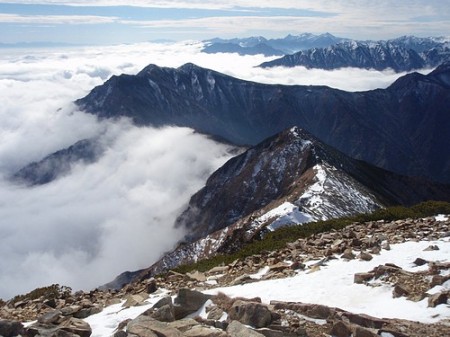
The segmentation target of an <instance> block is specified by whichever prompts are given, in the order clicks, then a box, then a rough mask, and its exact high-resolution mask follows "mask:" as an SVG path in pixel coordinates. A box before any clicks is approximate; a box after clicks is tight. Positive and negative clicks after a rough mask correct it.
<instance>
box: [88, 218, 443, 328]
mask: <svg viewBox="0 0 450 337" xmlns="http://www.w3.org/2000/svg"><path fill="white" fill-rule="evenodd" d="M436 218H437V219H441V220H443V217H442V216H438V217H436ZM430 245H436V246H437V247H439V250H432V251H425V249H426V248H427V247H429V246H430ZM449 257H450V237H447V238H443V239H440V240H437V241H420V242H406V243H402V244H392V245H391V250H389V251H388V250H382V252H381V254H380V255H374V256H373V259H372V260H371V261H361V260H356V259H355V260H350V261H348V260H344V259H340V258H337V259H332V260H330V261H328V262H326V263H325V265H323V266H321V267H320V270H318V271H315V272H312V271H311V270H305V271H299V272H298V273H297V274H296V275H295V276H293V277H288V278H284V279H274V280H264V281H257V282H254V283H248V284H244V285H238V286H233V287H224V288H214V289H210V290H207V291H205V293H208V294H217V293H219V292H222V293H225V294H226V295H228V296H230V297H238V296H242V297H248V298H251V297H260V298H261V299H262V302H263V303H267V304H268V303H270V301H272V300H277V301H286V302H303V303H314V304H322V305H326V306H330V307H338V308H341V309H343V310H347V311H350V312H353V313H364V314H368V315H371V316H375V317H379V318H400V319H407V320H411V321H418V322H422V323H435V322H439V321H441V320H444V319H449V318H450V305H448V304H447V305H444V304H441V305H438V306H436V307H435V308H429V307H428V301H427V298H425V299H424V300H422V301H420V302H413V301H410V300H407V299H406V298H405V297H400V298H393V296H392V290H393V286H390V285H386V284H381V283H378V282H379V281H377V280H375V281H371V282H370V285H363V284H355V283H354V282H353V281H354V274H355V273H361V272H368V271H370V270H372V269H373V268H375V267H377V266H379V265H384V264H385V263H394V264H395V265H397V266H399V267H401V268H403V269H404V270H407V271H411V272H417V271H421V270H425V269H426V268H427V266H426V265H424V266H420V267H418V266H416V265H415V264H414V263H413V261H414V260H415V259H417V258H422V259H425V260H427V261H438V262H449ZM315 262H317V261H310V262H309V263H308V264H309V265H311V264H314V263H315ZM268 270H269V268H263V269H262V270H261V271H260V272H259V273H258V274H256V275H253V276H252V278H254V279H259V278H260V277H261V276H262V275H264V273H266V272H268ZM444 289H446V290H450V281H447V282H446V283H444V284H443V285H442V286H437V287H435V288H433V289H431V290H430V291H429V293H430V294H432V293H436V292H438V291H441V290H444ZM164 296H167V291H165V290H163V289H160V290H158V291H157V292H156V293H154V294H152V295H150V298H149V299H148V300H147V301H146V303H147V304H145V305H144V306H138V307H131V308H127V309H124V308H122V304H116V305H112V306H110V307H107V308H106V309H104V310H103V311H102V312H101V313H99V314H96V315H93V316H90V317H88V318H87V319H85V320H86V322H88V323H89V324H90V325H91V327H92V329H93V333H92V337H100V336H109V335H112V334H113V331H114V330H115V328H116V327H117V325H118V324H119V323H120V322H122V321H124V320H125V319H128V318H131V319H133V318H135V317H137V316H138V315H139V314H141V313H142V312H144V311H146V310H147V309H149V308H150V307H152V306H153V304H155V303H156V302H157V301H158V300H159V299H160V298H162V297H164ZM197 314H198V315H201V316H202V314H204V310H203V311H202V310H199V312H198V313H197ZM194 315H195V314H194Z"/></svg>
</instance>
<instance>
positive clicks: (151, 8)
mask: <svg viewBox="0 0 450 337" xmlns="http://www.w3.org/2000/svg"><path fill="white" fill-rule="evenodd" d="M449 8H450V0H431V1H414V0H395V1H394V0H391V1H385V0H378V1H373V0H334V1H330V0H277V1H276V0H234V1H223V0H220V1H218V0H205V1H200V0H6V1H4V0H0V32H1V33H0V43H17V42H36V41H49V42H65V43H75V44H80V43H81V44H109V43H134V42H141V41H153V40H176V41H177V40H189V39H193V40H203V39H208V38H213V37H222V38H230V37H246V36H254V35H262V36H265V37H269V38H270V37H283V36H285V35H287V34H300V33H303V32H311V33H316V34H320V33H325V32H330V33H332V34H334V35H337V36H342V37H350V38H355V39H387V38H393V37H398V36H401V35H417V36H448V35H450V11H449V10H448V9H449Z"/></svg>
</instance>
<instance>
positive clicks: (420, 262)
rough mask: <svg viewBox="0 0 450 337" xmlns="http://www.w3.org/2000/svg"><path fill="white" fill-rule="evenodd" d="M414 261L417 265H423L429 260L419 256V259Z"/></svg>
mask: <svg viewBox="0 0 450 337" xmlns="http://www.w3.org/2000/svg"><path fill="white" fill-rule="evenodd" d="M413 263H414V264H415V265H416V266H423V265H424V264H427V263H428V261H427V260H424V259H422V258H420V257H418V258H417V259H415V260H414V262H413Z"/></svg>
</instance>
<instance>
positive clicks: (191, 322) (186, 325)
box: [168, 318, 199, 332]
mask: <svg viewBox="0 0 450 337" xmlns="http://www.w3.org/2000/svg"><path fill="white" fill-rule="evenodd" d="M196 325H199V323H198V322H197V321H196V320H195V319H192V318H188V319H181V320H178V321H174V322H171V323H168V326H170V327H171V328H175V329H177V330H178V331H181V332H186V331H188V330H189V329H192V327H194V326H196Z"/></svg>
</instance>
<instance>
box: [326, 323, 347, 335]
mask: <svg viewBox="0 0 450 337" xmlns="http://www.w3.org/2000/svg"><path fill="white" fill-rule="evenodd" d="M330 334H331V336H333V337H350V336H351V335H352V330H351V328H350V326H349V325H348V324H345V323H344V322H342V321H337V322H334V323H333V327H332V328H331V333H330Z"/></svg>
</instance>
